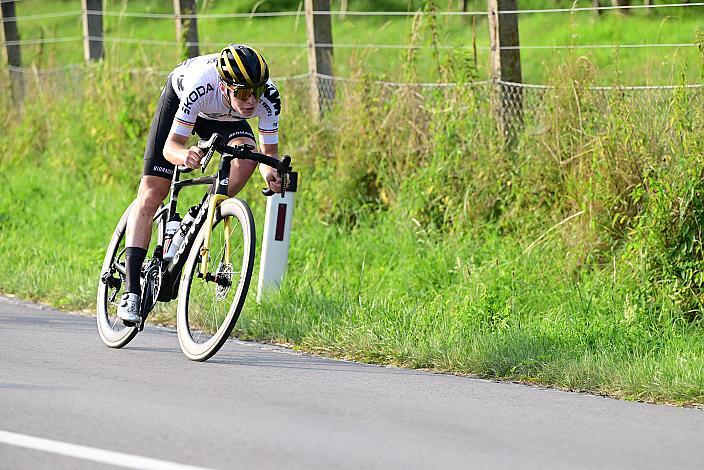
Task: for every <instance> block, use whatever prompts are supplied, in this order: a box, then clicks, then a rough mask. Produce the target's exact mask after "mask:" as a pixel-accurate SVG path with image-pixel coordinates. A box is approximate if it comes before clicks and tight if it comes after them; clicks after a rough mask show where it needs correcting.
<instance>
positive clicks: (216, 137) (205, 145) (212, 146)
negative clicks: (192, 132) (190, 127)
mask: <svg viewBox="0 0 704 470" xmlns="http://www.w3.org/2000/svg"><path fill="white" fill-rule="evenodd" d="M221 139H222V137H221V136H220V134H218V133H217V132H213V135H211V136H210V139H208V140H199V141H198V148H199V149H201V150H205V149H208V152H207V153H206V154H205V157H203V160H201V163H200V171H201V173H205V169H206V168H207V167H208V164H209V163H210V160H211V159H212V158H213V154H214V153H215V151H216V150H217V148H216V147H217V146H218V144H219V143H220V140H221Z"/></svg>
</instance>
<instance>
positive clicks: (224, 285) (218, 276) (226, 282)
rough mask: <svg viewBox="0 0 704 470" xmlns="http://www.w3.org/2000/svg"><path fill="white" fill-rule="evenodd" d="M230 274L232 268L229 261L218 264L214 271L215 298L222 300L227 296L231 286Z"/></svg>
mask: <svg viewBox="0 0 704 470" xmlns="http://www.w3.org/2000/svg"><path fill="white" fill-rule="evenodd" d="M232 274H233V269H232V265H231V264H230V263H222V264H220V266H218V270H217V271H216V272H215V282H216V284H217V287H216V288H215V298H216V299H217V300H224V299H225V297H227V293H228V292H229V291H230V287H232Z"/></svg>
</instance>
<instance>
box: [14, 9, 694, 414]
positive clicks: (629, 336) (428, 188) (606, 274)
mask: <svg viewBox="0 0 704 470" xmlns="http://www.w3.org/2000/svg"><path fill="white" fill-rule="evenodd" d="M27 3H29V0H27ZM18 5H19V4H18ZM638 19H640V18H638ZM599 21H602V20H599ZM608 21H611V19H606V20H604V22H605V23H606V22H608ZM613 21H621V19H620V18H614V19H613ZM643 21H650V20H649V19H645V18H644V19H643ZM389 28H391V27H390V26H389ZM536 28H537V26H536ZM546 29H547V27H546ZM624 34H625V33H624ZM140 60H141V59H140V58H139V57H133V58H132V59H130V62H127V63H126V64H125V65H126V66H127V68H130V67H132V66H139V65H140ZM360 60H362V59H355V60H350V62H349V63H348V64H347V66H349V67H350V74H352V75H360V74H363V73H365V72H368V71H369V70H370V67H367V65H366V64H367V63H366V62H364V61H363V60H362V61H361V62H360ZM555 60H557V59H555ZM560 60H561V62H560V64H559V65H557V66H556V67H555V68H553V69H552V70H550V73H549V74H547V75H550V76H552V77H555V78H551V79H550V81H551V82H552V83H556V84H562V85H567V86H565V87H564V88H559V89H557V90H555V91H552V92H550V93H549V94H548V95H546V97H545V99H544V101H543V103H544V106H542V107H535V103H537V102H538V101H537V100H536V95H535V92H534V91H531V90H527V91H526V94H525V99H526V103H528V109H527V111H528V112H527V114H526V125H525V127H524V128H523V130H522V131H521V132H519V134H518V137H517V140H516V146H515V148H514V149H513V150H510V149H507V148H506V147H505V146H504V145H503V143H502V138H501V137H500V134H499V133H498V131H497V128H496V124H495V121H494V119H493V116H494V114H493V112H492V109H491V106H490V103H491V101H490V99H489V98H490V95H489V94H488V93H487V91H488V89H487V88H481V87H480V88H467V89H457V90H426V91H423V92H418V93H416V91H417V90H388V89H385V88H379V87H377V88H372V89H370V88H369V87H365V86H364V85H363V84H358V83H352V84H347V85H340V88H339V90H338V100H337V103H336V105H335V107H334V108H333V109H332V110H331V111H330V112H329V114H328V115H327V116H326V119H325V120H324V122H323V123H322V124H317V123H315V122H314V120H313V119H311V117H310V116H309V114H308V112H307V105H308V102H307V98H306V96H307V95H306V93H305V83H290V82H288V83H284V84H282V95H283V96H284V99H285V101H284V103H285V105H284V115H283V117H282V125H281V128H282V131H281V141H282V147H283V151H284V152H287V153H290V154H292V155H293V156H294V165H295V166H296V168H297V169H298V170H299V171H300V172H301V182H302V183H301V190H300V192H299V193H298V194H297V207H296V220H295V225H294V231H293V238H292V245H291V253H290V259H289V271H288V278H287V279H288V280H287V283H286V286H285V288H284V290H283V291H282V292H281V294H280V295H279V296H274V297H272V298H270V299H267V301H266V302H265V304H264V305H262V306H257V305H256V304H255V303H254V301H253V299H252V297H253V295H252V296H250V298H249V299H248V302H247V305H246V307H245V311H244V313H243V315H242V317H241V319H240V321H239V322H238V325H237V334H238V335H239V336H241V337H244V338H254V339H261V340H268V341H275V342H282V343H287V344H292V345H293V346H294V347H296V348H299V349H302V350H306V351H311V352H316V353H321V354H326V355H331V356H337V357H346V358H352V359H358V360H363V361H368V362H373V363H380V364H396V365H401V366H406V367H418V368H428V369H433V370H441V371H450V372H453V373H467V374H474V375H479V376H482V377H487V378H498V379H511V380H521V381H527V382H533V383H540V384H544V385H549V386H556V387H563V388H568V389H573V390H587V391H591V392H597V393H605V394H609V395H612V396H618V397H624V398H627V399H637V400H644V401H657V402H670V403H677V404H702V403H704V350H703V349H704V346H703V345H704V341H703V340H704V325H703V324H702V318H703V317H702V312H703V311H704V307H703V305H704V247H703V246H702V239H704V230H702V228H701V226H700V221H701V220H702V218H703V217H704V197H703V196H702V194H704V176H703V175H702V172H701V168H702V167H703V165H704V119H703V118H704V109H703V108H702V102H704V100H702V99H701V94H697V93H699V92H697V91H695V90H685V89H684V88H682V89H678V90H675V91H674V92H672V93H669V94H665V95H663V97H662V98H661V100H660V101H656V100H654V99H649V100H646V101H644V102H639V101H633V100H632V99H631V98H629V96H630V95H627V94H623V93H610V94H607V95H603V94H601V93H599V92H595V91H590V90H589V89H588V88H587V87H588V85H591V84H595V83H599V81H600V80H602V79H603V78H604V77H605V76H607V75H608V73H607V75H603V74H601V73H600V72H599V71H597V70H595V69H594V67H592V65H590V63H589V62H588V61H585V60H583V59H582V58H581V57H580V56H579V55H578V54H571V55H566V56H565V57H563V58H561V59H560ZM700 60H701V57H697V58H696V59H693V60H692V61H680V62H679V63H678V64H677V67H676V68H677V69H679V70H680V71H681V70H688V72H687V73H690V72H691V71H692V70H695V69H696V67H697V65H698V64H699V62H698V61H700ZM425 66H426V65H424V64H423V63H422V61H421V62H420V63H418V64H416V66H415V67H414V63H413V62H412V61H410V62H408V63H407V64H406V65H404V67H401V68H399V70H398V74H399V75H403V76H416V77H419V78H422V77H423V76H424V73H425V72H424V70H425V69H424V67H425ZM428 70H430V69H428ZM433 70H434V72H433V73H436V74H438V75H442V74H445V76H448V77H455V78H457V79H458V80H466V79H469V78H471V77H472V76H477V75H479V74H480V73H479V72H478V71H477V70H474V69H473V68H471V67H470V66H468V64H467V63H466V62H457V61H455V62H451V61H449V59H448V58H447V57H445V56H443V57H441V58H440V63H439V64H438V65H436V66H435V67H434V68H433ZM647 73H649V74H650V75H647V76H645V77H643V78H644V80H645V81H646V82H647V81H650V80H651V79H653V78H652V75H653V74H654V73H655V72H653V71H652V69H651V72H647ZM83 74H85V76H84V75H83ZM79 77H83V78H79V79H77V80H75V81H74V82H73V83H72V87H70V88H66V87H64V86H62V84H61V83H59V82H56V83H54V82H36V81H31V80H30V81H29V82H28V83H27V86H28V92H27V99H26V101H25V103H24V106H23V107H22V108H21V109H19V110H17V111H16V112H14V113H6V114H5V115H3V117H2V122H0V125H1V126H2V128H3V132H4V134H3V135H4V137H5V138H4V139H0V155H2V157H0V292H6V293H13V294H16V295H20V296H22V297H25V298H30V299H34V300H41V301H46V302H49V303H52V304H54V305H58V306H61V307H64V308H71V309H92V308H93V305H94V302H95V287H96V284H97V277H98V271H99V269H100V268H99V267H100V265H101V261H102V256H103V250H104V249H105V246H106V244H107V242H108V240H109V237H110V234H111V232H112V229H113V227H114V224H115V223H116V221H117V220H118V218H119V216H120V214H121V213H122V211H123V209H124V207H125V206H126V205H127V204H128V203H129V201H130V200H131V199H132V197H133V195H134V192H135V189H136V185H137V178H136V175H137V174H138V172H139V171H140V169H141V154H142V151H143V145H144V141H145V139H146V133H147V129H148V126H149V122H150V119H151V115H152V113H153V111H154V107H155V104H156V97H157V94H158V90H159V87H160V85H161V84H160V83H159V82H160V80H161V78H159V77H155V76H147V77H143V76H139V78H138V79H137V77H136V76H135V75H132V74H129V73H119V72H118V73H115V72H114V70H113V69H112V68H111V67H110V64H102V65H94V66H91V67H88V68H86V69H85V70H81V71H80V74H79ZM680 80H683V79H682V78H679V77H678V78H677V81H678V82H679V81H680ZM0 85H2V87H3V89H7V83H6V82H2V83H0ZM37 85H40V86H37ZM638 96H642V95H638ZM646 96H651V95H646ZM0 105H2V106H4V107H5V108H10V107H11V106H12V104H11V103H10V100H9V96H8V94H7V93H3V94H0ZM644 116H646V118H644ZM260 186H261V182H260V181H258V180H256V177H255V181H253V182H251V183H250V184H249V185H248V187H247V188H246V189H245V191H244V193H243V197H245V198H246V199H247V200H249V201H250V202H251V204H252V206H253V209H254V212H255V216H256V218H257V222H258V223H259V224H260V225H261V221H262V220H263V206H264V201H263V198H262V197H261V196H260V195H258V189H259V187H260ZM192 197H194V198H195V197H197V196H195V195H194V196H192ZM184 202H185V204H187V203H188V201H184ZM255 265H257V264H255ZM255 276H256V272H255ZM174 310H175V305H173V304H172V305H168V306H165V307H163V308H161V309H160V310H159V312H158V314H157V315H155V317H153V318H155V319H158V320H159V321H162V322H172V321H173V312H174Z"/></svg>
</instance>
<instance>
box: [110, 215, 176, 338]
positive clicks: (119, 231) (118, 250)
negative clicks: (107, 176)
mask: <svg viewBox="0 0 704 470" xmlns="http://www.w3.org/2000/svg"><path fill="white" fill-rule="evenodd" d="M133 205H134V202H132V203H131V204H130V205H129V206H128V207H127V209H125V212H123V214H122V217H120V220H119V222H118V223H117V226H116V227H115V230H114V231H113V234H112V238H111V239H110V243H109V244H108V248H107V250H106V252H105V258H104V259H103V265H102V268H101V269H100V278H99V279H98V295H97V302H96V313H97V319H96V320H97V324H98V333H99V334H100V339H102V341H103V343H105V345H107V346H109V347H111V348H122V347H123V346H125V345H127V344H128V343H129V342H130V341H132V339H134V337H135V336H136V335H137V332H138V331H139V329H138V328H136V327H132V326H125V325H123V324H122V321H121V320H119V319H118V318H117V302H116V300H117V301H119V298H120V296H121V289H122V288H123V287H124V284H125V279H124V275H122V274H120V273H119V272H118V273H114V274H117V276H118V278H119V280H120V283H119V286H118V287H116V288H114V287H111V286H108V284H107V283H106V282H104V281H103V276H104V275H105V273H107V272H109V271H110V268H111V266H112V265H113V263H116V262H117V263H119V262H120V261H119V258H120V257H121V256H124V240H125V231H126V228H127V217H128V216H129V213H130V210H131V209H132V206H133ZM164 218H165V217H164V214H163V212H160V211H157V213H156V215H155V216H154V220H155V222H156V224H155V225H156V235H157V236H156V239H157V240H156V243H159V244H161V243H163V237H164V228H165V221H164ZM152 238H154V234H152ZM152 244H154V243H153V242H152ZM122 266H123V267H124V262H123V263H122ZM116 279H117V278H116ZM110 297H112V300H110Z"/></svg>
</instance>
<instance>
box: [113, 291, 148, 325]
mask: <svg viewBox="0 0 704 470" xmlns="http://www.w3.org/2000/svg"><path fill="white" fill-rule="evenodd" d="M117 317H118V318H119V319H120V320H122V322H123V323H124V324H126V325H128V326H133V325H139V324H140V322H141V320H142V318H141V317H140V316H139V296H138V295H137V294H132V293H131V292H125V293H124V294H122V298H121V299H120V306H119V307H117Z"/></svg>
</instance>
